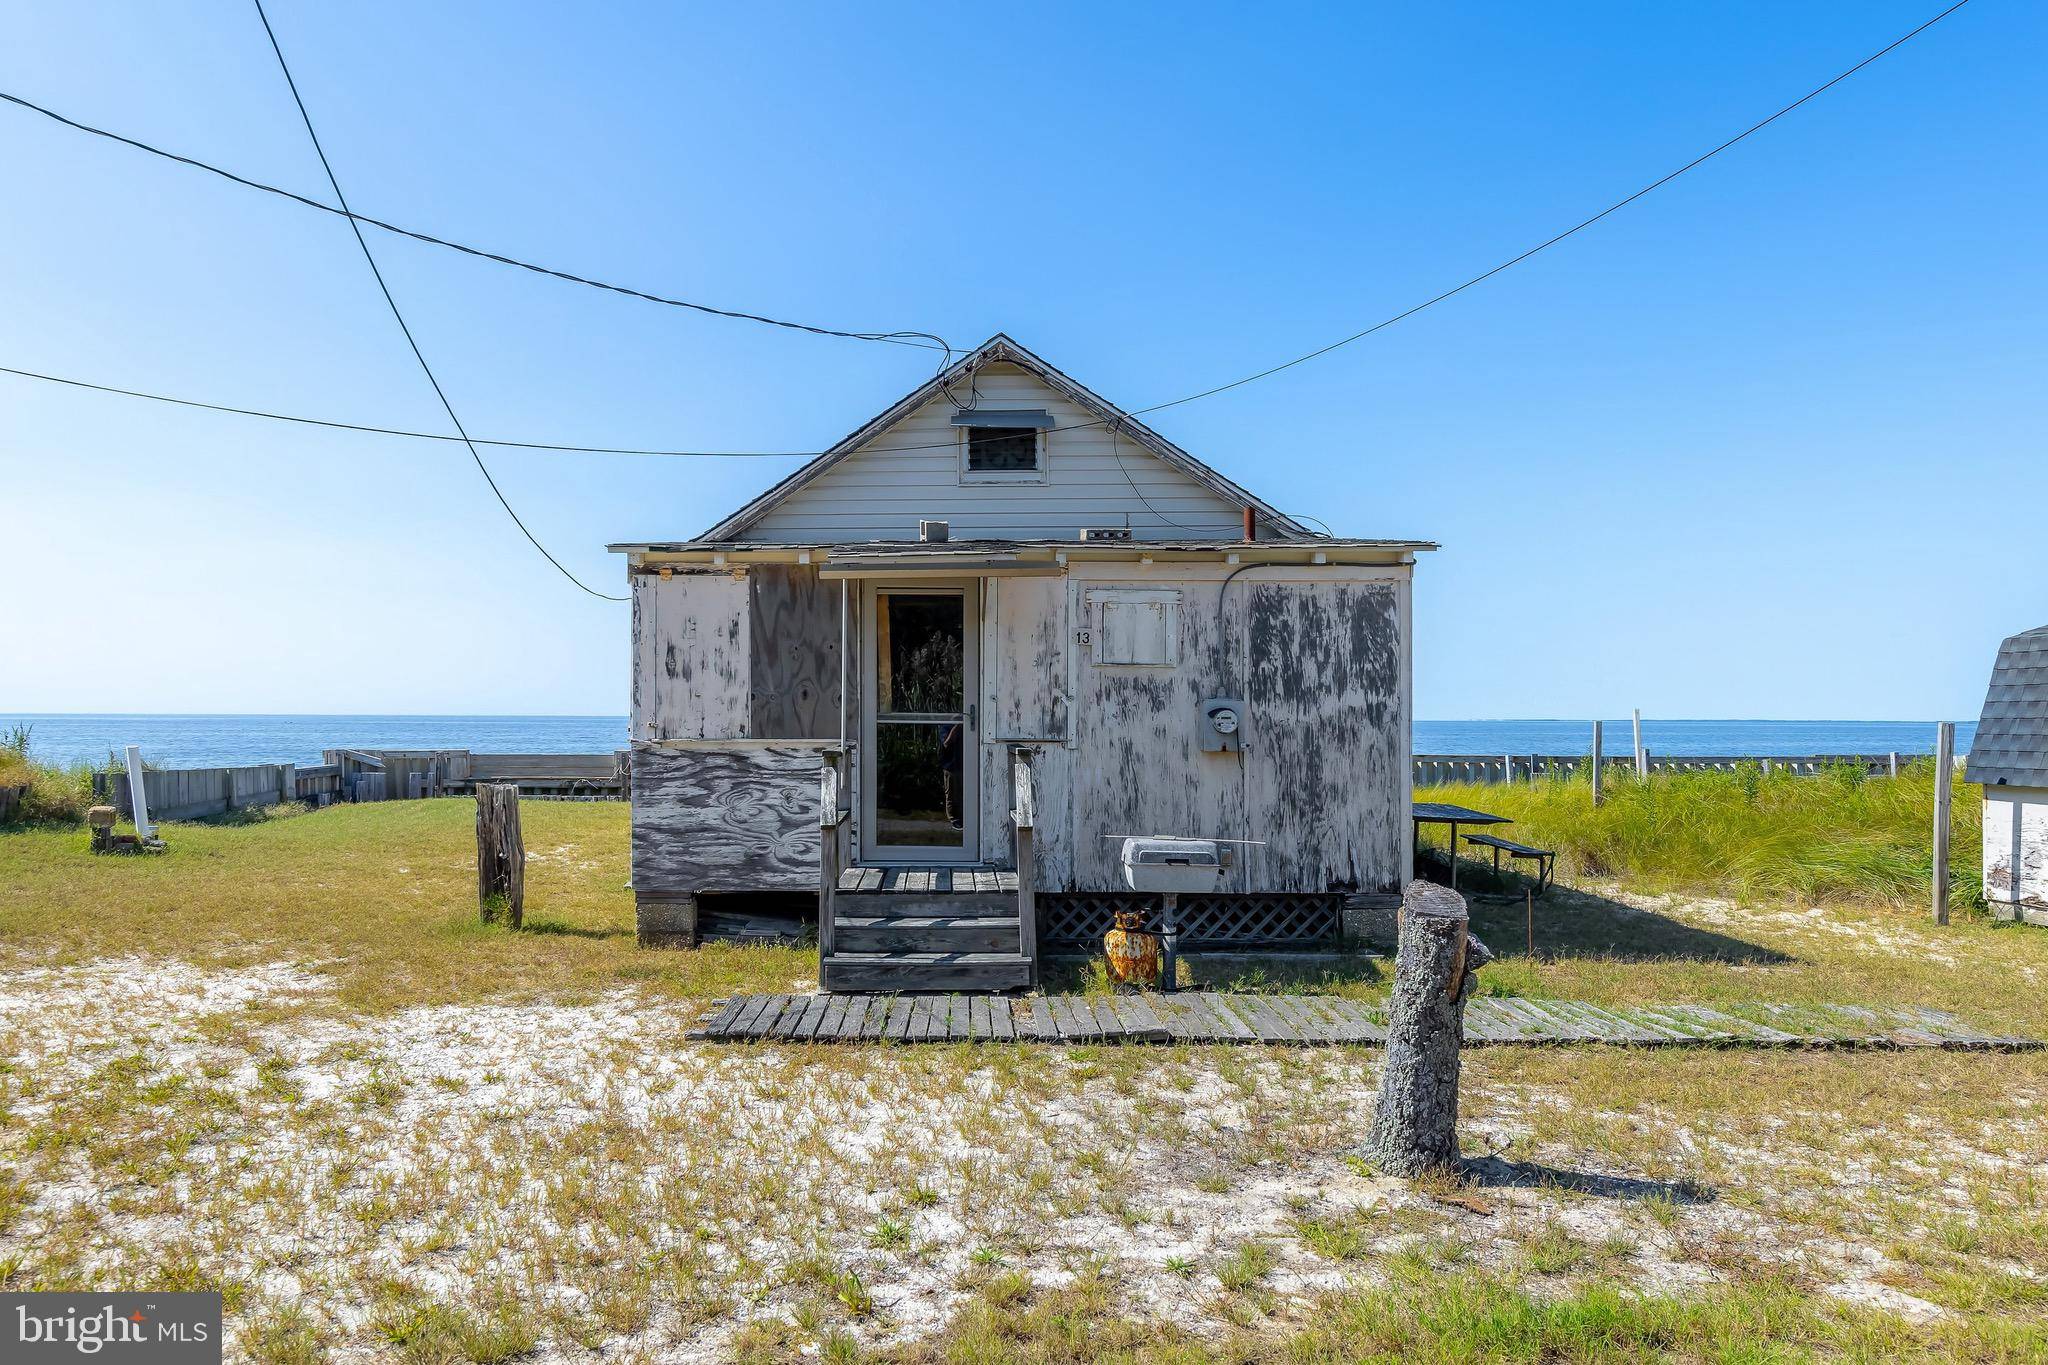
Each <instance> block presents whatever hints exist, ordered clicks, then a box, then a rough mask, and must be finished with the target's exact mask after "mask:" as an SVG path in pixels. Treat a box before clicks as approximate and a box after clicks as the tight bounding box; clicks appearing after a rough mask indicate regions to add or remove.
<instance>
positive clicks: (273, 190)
mask: <svg viewBox="0 0 2048 1365" xmlns="http://www.w3.org/2000/svg"><path fill="white" fill-rule="evenodd" d="M0 100H5V101H6V102H7V103H9V104H13V105H17V106H19V107H20V108H23V109H27V110H29V111H31V112H33V113H37V114H41V115H42V116H43V117H44V118H46V119H50V120H52V121H54V122H56V123H60V124H62V125H63V126H65V127H66V128H71V129H75V130H77V131H78V132H81V133H90V134H92V135H93V136H94V137H103V138H106V139H107V140H108V141H110V142H118V143H120V144H122V145H123V146H125V147H133V148H135V149H136V150H137V151H140V152H147V153H149V154H150V155H151V156H160V157H162V158H163V159H164V160H166V161H175V162H176V163H178V164H179V165H181V166H189V167H191V168H192V169H194V170H200V171H206V172H209V173H210V174H213V175H217V176H219V177H220V178H221V179H223V180H230V181H233V182H234V183H235V184H237V185H242V186H245V187H247V188H249V189H252V190H261V191H263V192H264V193H265V194H274V195H276V196H277V197H278V198H280V199H289V200H290V201H291V202H293V203H294V204H302V205H304V206H305V207H306V208H309V209H318V210H320V211H321V212H322V213H331V214H334V215H336V216H337V217H341V218H347V219H349V220H350V221H351V222H356V223H367V224H368V225H369V226H371V227H373V228H379V229H381V230H383V231H385V232H389V233H393V234H395V235H396V236H399V237H410V238H412V239H413V240H414V241H416V242H425V243H426V244H427V245H429V246H439V247H446V248H447V249H448V250H450V251H459V252H461V253H462V254H463V255H465V256H475V257H477V258H478V259H480V260H486V261H496V262H497V263H498V264H500V265H509V266H515V267H517V268H518V269H520V270H530V271H532V272H533V273H534V274H536V275H547V276H550V277H552V278H554V279H558V280H566V281H568V282H569V283H570V284H581V285H586V286H588V287H589V288H592V289H603V290H607V291H609V292H610V293H613V294H623V295H625V296H626V297H627V298H633V299H644V300H645V301H646V302H648V303H659V304H664V305H666V306H667V307H670V308H687V309H690V310H691V311H693V312H698V313H708V314H710V315H711V316H713V317H720V318H735V319H738V320H740V321H742V322H759V323H763V324H766V325H767V326H770V327H785V328H788V329H789V330H790V331H793V332H810V333H812V334H813V335H816V336H827V337H845V338H846V339H848V340H849V341H883V342H889V343H891V344H894V345H898V346H916V347H920V348H922V349H924V350H929V351H943V352H945V353H946V355H947V356H948V357H949V358H950V357H951V356H952V354H953V350H952V347H950V346H948V345H947V344H946V341H945V338H943V337H939V336H934V335H933V334H932V333H930V332H913V331H898V332H848V331H842V330H840V329H839V328H837V327H821V326H817V325H815V324H813V323H808V322H792V321H790V320H789V319H787V318H772V317H769V316H767V315H766V314H763V313H749V312H745V311H743V310H741V309H737V308H717V307H714V306H713V305H711V304H708V303H695V302H692V301H691V300H689V299H678V298H671V297H669V296H668V295H666V294H656V293H653V292H651V291H649V290H645V289H635V288H633V287H632V286H630V285H623V284H611V283H608V282H607V281H604V280H594V279H591V278H589V277H588V276H585V275H578V274H576V273H574V272H573V271H568V270H557V269H555V268H554V267H553V266H547V265H535V264H534V263H533V262H532V261H522V260H520V259H519V258H518V257H516V256H506V255H502V254H500V253H498V252H496V251H486V250H484V249H483V248H482V247H475V246H466V245H464V244H463V243H461V242H451V241H449V240H448V239H447V238H445V237H436V236H434V235H433V234H432V233H430V232H420V231H418V230H417V229H414V228H409V227H400V226H399V225H398V224H396V223H387V222H385V221H384V220H383V219H381V218H372V217H369V216H368V215H367V214H361V213H356V212H353V211H352V210H350V209H349V208H348V207H347V206H346V205H343V206H342V207H340V208H337V207H335V206H334V205H333V204H330V203H327V202H326V201H325V200H321V199H315V198H312V197H311V196H310V195H304V194H300V193H298V192H297V191H295V190H288V189H285V188H283V187H282V186H279V185H266V184H265V183H263V182H262V181H261V180H251V179H250V178H249V177H248V176H246V175H237V174H236V173H235V172H233V171H230V170H226V169H224V168H223V167H220V166H216V165H214V164H213V163H211V162H208V161H201V160H199V159H198V158H197V157H190V156H184V155H181V154H180V153H178V152H172V151H167V150H165V149H164V148H162V147H158V146H154V145H152V144H150V143H147V142H143V141H142V140H140V139H139V138H132V137H128V136H126V135H124V134H121V133H116V132H112V131H109V130H108V129H105V128H95V127H94V126H93V125H92V124H90V123H81V122H80V121H79V120H77V119H75V118H69V117H67V116H65V115H63V114H60V113H58V112H57V111H56V110H54V109H50V108H46V107H45V106H43V105H40V104H37V103H36V102H35V101H34V100H29V99H23V98H22V97H21V96H20V95H14V94H9V93H8V92H7V91H5V90H0Z"/></svg>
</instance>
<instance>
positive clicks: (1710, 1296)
mask: <svg viewBox="0 0 2048 1365" xmlns="http://www.w3.org/2000/svg"><path fill="white" fill-rule="evenodd" d="M1386 1269H1387V1271H1388V1272H1389V1273H1388V1276H1387V1279H1388V1282H1387V1283H1386V1284H1384V1285H1381V1286H1376V1287H1373V1288H1367V1289H1359V1290H1354V1291H1351V1292H1347V1293H1339V1294H1333V1295H1329V1296H1326V1297H1324V1298H1323V1299H1321V1300H1318V1301H1317V1302H1315V1303H1314V1304H1313V1305H1312V1306H1311V1307H1310V1308H1309V1310H1308V1312H1307V1315H1306V1316H1307V1321H1306V1323H1305V1324H1303V1325H1301V1326H1298V1327H1295V1328H1293V1329H1292V1330H1285V1329H1280V1328H1276V1327H1275V1326H1274V1325H1272V1324H1270V1323H1266V1322H1260V1323H1259V1324H1257V1326H1256V1327H1255V1328H1247V1329H1246V1330H1244V1331H1242V1332H1241V1333H1238V1334H1235V1335H1232V1336H1230V1337H1229V1338H1227V1339H1225V1340H1222V1341H1215V1340H1207V1339H1204V1338H1202V1337H1200V1336H1197V1335H1195V1334H1194V1333H1191V1332H1189V1331H1187V1330H1186V1329H1184V1328H1181V1327H1178V1326H1176V1325H1173V1324H1171V1323H1160V1324H1154V1325H1149V1326H1148V1327H1146V1328H1143V1329H1138V1328H1136V1326H1135V1324H1133V1323H1132V1322H1131V1321H1130V1320H1129V1319H1128V1318H1127V1317H1126V1316H1124V1314H1123V1313H1122V1311H1121V1306H1120V1304H1119V1303H1118V1301H1117V1298H1116V1295H1115V1292H1114V1287H1113V1286H1111V1285H1107V1284H1105V1283H1103V1282H1101V1281H1090V1280H1085V1279H1084V1280H1081V1281H1078V1282H1076V1283H1075V1284H1073V1285H1070V1286H1066V1287H1063V1288H1060V1289H1057V1290H1047V1291H1042V1292H1040V1291H1033V1292H1030V1293H1028V1294H1025V1295H1023V1296H1021V1297H1017V1296H1014V1295H1013V1296H1008V1297H1006V1298H1004V1299H1002V1300H1000V1301H998V1300H996V1299H995V1298H994V1297H993V1296H990V1295H987V1294H984V1295H983V1296H981V1297H980V1298H978V1299H976V1300H975V1301H974V1302H972V1303H970V1304H969V1306H968V1307H967V1309H966V1310H965V1311H964V1312H962V1313H961V1314H960V1315H959V1316H958V1317H956V1318H955V1319H954V1321H953V1322H952V1323H951V1324H950V1325H949V1326H948V1327H947V1329H946V1330H945V1331H944V1332H943V1333H941V1334H940V1335H939V1336H937V1337H935V1338H932V1339H929V1340H926V1341H922V1342H918V1343H916V1344H914V1345H910V1346H906V1347H902V1348H899V1349H897V1350H894V1351H888V1352H882V1353H878V1354H877V1355H875V1356H873V1357H870V1358H872V1359H877V1360H889V1361H905V1362H910V1361H916V1362H941V1361H945V1362H952V1361H984V1360H1023V1361H1046V1362H1066V1361H1073V1362H1080V1361H1098V1360H1099V1361H1125V1362H1134V1363H1135V1362H1144V1363H1145V1365H1189V1363H1191V1362H1197V1361H1200V1362H1213V1361H1233V1362H1254V1363H1256V1365H1265V1363H1266V1362H1272V1363H1273V1365H1280V1363H1281V1362H1286V1363H1287V1365H1323V1363H1324V1362H1328V1365H1338V1363H1339V1362H1344V1363H1346V1365H1349V1363H1350V1362H1397V1361H1398V1362H1424V1363H1425V1365H1451V1363H1452V1362H1457V1363H1458V1365H1465V1363H1466V1362H1472V1363H1474V1365H1477V1363H1478V1362H1510V1361H1538V1360H1541V1361H1571V1362H1583V1363H1584V1365H1595V1363H1596V1362H1597V1363H1600V1365H1605V1363H1606V1362H1629V1361H1644V1360H1667V1361H1692V1362H1703V1363H1704V1362H1714V1363H1715V1365H1755V1363H1757V1362H1766V1361H1771V1362H1776V1361H1787V1362H1794V1361H1834V1360H1910V1361H1951V1360H1954V1361H1985V1362H1994V1361H1995V1362H2014V1365H2017V1363H2018V1362H2022V1361H2033V1360H2039V1359H2041V1358H2042V1353H2043V1352H2048V1328H2044V1326H2043V1325H2042V1324H2041V1322H2039V1321H2038V1320H2034V1321H2029V1320H2028V1319H2026V1318H2024V1317H2020V1316H2017V1315H2014V1316H2009V1317H1999V1316H1994V1315H1976V1314H1970V1315H1958V1316H1954V1317H1950V1318H1947V1319H1944V1320H1942V1321H1940V1322H1937V1323H1935V1324H1931V1325H1928V1326H1923V1327H1914V1326H1911V1325H1909V1324H1908V1323H1906V1322H1905V1321H1904V1320H1903V1319H1901V1318H1897V1317H1893V1316H1890V1315H1887V1314H1883V1313H1879V1312H1874V1311H1872V1310H1869V1309H1861V1308H1854V1307H1850V1306H1848V1305H1846V1304H1839V1303H1836V1302H1835V1301H1833V1300H1831V1299H1829V1298H1827V1297H1825V1296H1822V1295H1817V1294H1813V1293H1811V1292H1810V1291H1808V1290H1806V1289H1804V1288H1803V1287H1802V1286H1799V1285H1797V1284H1794V1283H1791V1282H1788V1281H1784V1280H1779V1279H1774V1278H1771V1277H1770V1276H1769V1275H1768V1274H1761V1273H1749V1274H1745V1275H1742V1276H1740V1277H1738V1278H1737V1279H1736V1281H1735V1282H1734V1283H1733V1284H1730V1285H1727V1286H1724V1287H1717V1288H1714V1289H1710V1290H1707V1291H1705V1292H1703V1293H1699V1294H1694V1295H1688V1296H1686V1297H1683V1298H1680V1297H1673V1296H1668V1295H1663V1294H1655V1293H1651V1294H1644V1293H1640V1292H1636V1291H1634V1290H1632V1289H1630V1288H1629V1287H1628V1286H1626V1285H1624V1284H1621V1283H1618V1282H1615V1281H1611V1280H1605V1279H1603V1280H1597V1281H1594V1282H1592V1283H1589V1284H1586V1285H1583V1286H1580V1287H1577V1288H1574V1289H1571V1290H1569V1291H1568V1292H1565V1293H1561V1294H1558V1293H1542V1294H1539V1293H1535V1292H1532V1291H1531V1290H1530V1289H1529V1288H1528V1287H1526V1286H1525V1285H1523V1284H1521V1283H1518V1282H1517V1281H1516V1280H1514V1279H1513V1278H1512V1277H1504V1276H1500V1275H1490V1274H1479V1273H1470V1272H1464V1273H1458V1272H1452V1273H1446V1272H1445V1271H1443V1270H1442V1269H1441V1268H1438V1267H1435V1266H1432V1265H1429V1264H1428V1263H1427V1262H1426V1261H1424V1260H1423V1259H1422V1258H1420V1257H1405V1258H1396V1259H1393V1260H1391V1261H1389V1262H1388V1264H1387V1267H1386Z"/></svg>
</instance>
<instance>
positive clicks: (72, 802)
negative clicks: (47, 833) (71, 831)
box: [0, 725, 93, 825]
mask: <svg viewBox="0 0 2048 1365" xmlns="http://www.w3.org/2000/svg"><path fill="white" fill-rule="evenodd" d="M33 737H34V736H33V730H32V727H30V726H26V725H16V726H14V727H13V728H12V729H10V730H8V731H6V732H4V733H0V787H26V788H27V789H28V790H27V791H26V793H24V795H23V796H22V798H21V800H20V801H19V802H18V803H17V804H16V805H15V807H14V810H13V814H12V817H11V819H9V820H8V821H7V822H6V823H10V824H16V825H29V824H42V823H49V822H71V821H76V820H80V819H83V818H84V816H85V808H86V807H87V806H89V805H91V804H92V774H93V769H92V765H90V764H86V763H74V764H71V765H69V766H68V767H67V766H65V765H62V764H57V763H51V762H48V761H46V760H42V759H38V758H37V757H36V756H35V755H34V753H33V752H31V747H30V745H31V741H32V739H33Z"/></svg>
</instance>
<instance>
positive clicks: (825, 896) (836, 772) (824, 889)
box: [818, 749, 846, 985]
mask: <svg viewBox="0 0 2048 1365" xmlns="http://www.w3.org/2000/svg"><path fill="white" fill-rule="evenodd" d="M823 757H824V761H823V763H822V765H821V766H820V767H819V769H818V981H819V984H820V985H823V984H824V975H825V962H824V960H825V959H826V958H829V957H831V956H832V938H833V930H834V928H835V927H836V922H837V920H838V917H839V915H838V905H837V898H838V895H839V873H840V871H841V868H842V866H843V860H842V859H841V857H840V846H839V838H840V830H841V829H842V827H843V826H844V825H845V822H846V811H845V809H844V808H843V806H842V803H841V801H840V787H841V783H840V765H841V763H843V762H844V761H845V757H846V754H845V751H844V750H842V749H827V750H826V751H825V753H824V756H823Z"/></svg>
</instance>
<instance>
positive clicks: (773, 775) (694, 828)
mask: <svg viewBox="0 0 2048 1365" xmlns="http://www.w3.org/2000/svg"><path fill="white" fill-rule="evenodd" d="M826 748H827V746H826V745H824V744H819V743H809V744H806V743H800V742H781V743H775V742H767V741H744V740H743V741H739V742H733V743H722V744H712V743H705V744H699V745H687V744H685V745H673V746H671V745H660V744H636V745H634V746H633V765H632V766H633V777H632V782H633V888H634V890H635V891H638V892H643V893H645V892H661V893H674V892H697V891H778V890H781V891H815V890H817V887H818V813H819V812H818V770H819V767H820V765H821V763H822V762H823V760H824V754H825V750H826Z"/></svg>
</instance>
